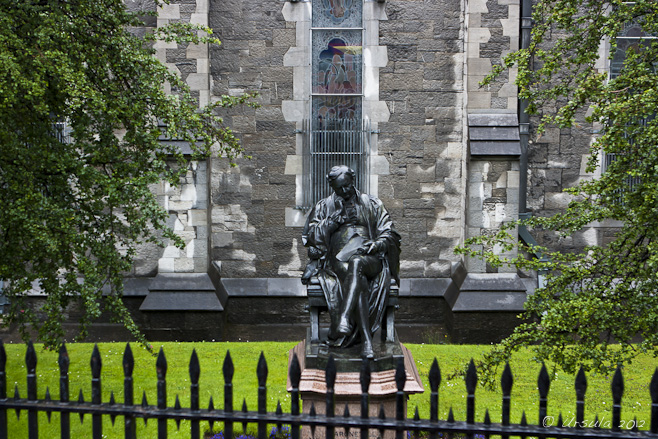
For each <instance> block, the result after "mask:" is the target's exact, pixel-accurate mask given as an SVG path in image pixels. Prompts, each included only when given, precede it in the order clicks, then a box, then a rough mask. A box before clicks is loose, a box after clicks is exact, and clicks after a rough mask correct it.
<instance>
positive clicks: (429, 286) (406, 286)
mask: <svg viewBox="0 0 658 439" xmlns="http://www.w3.org/2000/svg"><path fill="white" fill-rule="evenodd" d="M451 284H452V279H423V278H407V279H400V296H410V297H443V296H444V295H445V294H446V292H447V291H448V290H449V288H450V285H451Z"/></svg>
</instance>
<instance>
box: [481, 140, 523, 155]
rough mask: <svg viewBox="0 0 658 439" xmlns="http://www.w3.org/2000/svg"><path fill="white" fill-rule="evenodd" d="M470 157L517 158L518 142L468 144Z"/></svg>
mask: <svg viewBox="0 0 658 439" xmlns="http://www.w3.org/2000/svg"><path fill="white" fill-rule="evenodd" d="M469 146H470V152H471V157H510V158H514V157H519V156H520V155H521V144H520V143H519V142H473V141H471V142H469Z"/></svg>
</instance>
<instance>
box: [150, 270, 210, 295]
mask: <svg viewBox="0 0 658 439" xmlns="http://www.w3.org/2000/svg"><path fill="white" fill-rule="evenodd" d="M149 290H150V291H151V292H154V291H212V292H213V293H214V291H215V286H214V285H213V283H212V281H211V280H210V276H209V275H208V274H207V273H160V274H158V275H157V276H156V277H155V278H154V279H153V281H152V282H151V286H150V287H149Z"/></svg>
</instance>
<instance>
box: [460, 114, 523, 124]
mask: <svg viewBox="0 0 658 439" xmlns="http://www.w3.org/2000/svg"><path fill="white" fill-rule="evenodd" d="M468 125H469V126H470V127H518V126H519V120H518V118H517V116H516V114H512V113H487V114H469V115H468Z"/></svg>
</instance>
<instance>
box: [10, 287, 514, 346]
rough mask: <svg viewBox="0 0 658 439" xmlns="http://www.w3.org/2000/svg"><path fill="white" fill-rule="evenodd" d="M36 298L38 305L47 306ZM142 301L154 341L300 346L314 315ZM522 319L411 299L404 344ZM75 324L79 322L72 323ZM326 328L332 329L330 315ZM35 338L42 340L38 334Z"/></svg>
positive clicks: (400, 316) (102, 323)
mask: <svg viewBox="0 0 658 439" xmlns="http://www.w3.org/2000/svg"><path fill="white" fill-rule="evenodd" d="M42 301H43V299H42V298H34V302H35V303H36V302H39V303H40V302H42ZM142 301H143V298H141V297H128V298H126V305H127V306H128V308H129V309H130V311H131V313H132V315H133V318H134V319H135V321H136V322H137V324H138V325H139V327H140V328H142V330H143V331H144V333H145V335H146V338H147V339H148V340H149V341H153V342H155V341H220V340H221V341H242V342H247V341H297V340H303V339H304V338H306V331H307V329H308V327H309V317H308V316H309V314H308V311H307V310H306V309H305V306H306V304H307V299H306V298H305V297H271V298H263V297H240V298H230V299H229V302H228V303H227V310H226V311H225V312H201V311H177V312H172V311H161V312H142V311H139V304H140V303H141V302H142ZM517 314H518V313H513V312H472V313H464V312H459V313H454V312H452V311H451V310H450V307H449V306H448V303H447V302H446V301H445V299H443V298H436V297H410V298H402V299H401V300H400V308H399V309H398V311H397V312H396V329H397V332H398V336H399V339H400V340H401V341H402V342H403V343H427V344H444V343H468V344H482V343H484V344H488V343H492V342H497V341H500V340H502V339H503V338H504V337H505V336H507V335H509V334H511V332H512V331H513V329H514V327H515V326H516V325H518V324H519V323H520V320H518V319H517V317H516V316H517ZM70 321H71V322H73V321H74V320H70ZM321 324H323V325H328V324H329V322H328V317H327V315H326V313H322V314H321ZM65 330H66V333H67V341H72V340H73V337H74V335H75V334H76V325H75V323H67V324H65ZM32 335H33V337H34V336H35V335H36V334H32ZM0 338H2V340H3V341H4V342H14V343H19V342H22V340H21V338H20V334H19V332H18V329H17V327H15V326H12V327H9V328H5V329H3V330H1V331H0ZM83 341H86V342H110V341H114V342H129V341H134V338H133V337H132V335H131V334H130V333H129V332H128V331H127V330H126V329H125V328H124V327H123V326H121V325H120V324H117V323H111V322H110V320H109V315H107V314H103V316H101V318H100V319H99V320H98V321H97V322H95V323H94V324H92V325H91V327H90V328H89V335H88V336H87V337H86V338H85V339H84V340H83Z"/></svg>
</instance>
